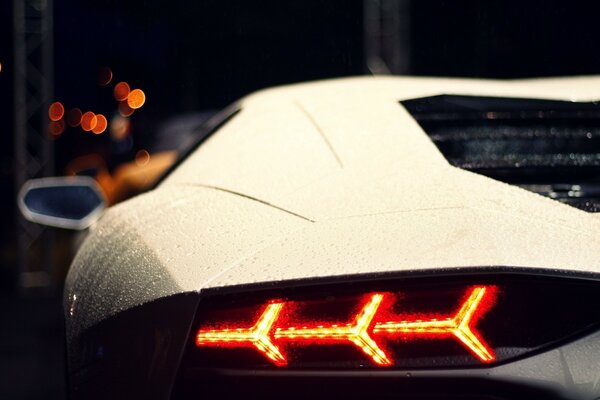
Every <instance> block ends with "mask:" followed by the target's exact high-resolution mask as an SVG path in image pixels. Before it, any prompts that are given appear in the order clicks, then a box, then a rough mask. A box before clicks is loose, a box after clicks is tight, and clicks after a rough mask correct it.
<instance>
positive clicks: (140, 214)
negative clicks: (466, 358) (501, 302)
mask: <svg viewBox="0 0 600 400" xmlns="http://www.w3.org/2000/svg"><path fill="white" fill-rule="evenodd" d="M598 88H600V78H597V77H595V78H569V79H551V80H527V81H508V82H500V81H477V80H460V79H435V78H428V79H426V78H391V77H390V78H351V79H342V80H333V81H326V82H317V83H310V84H303V85H292V86H289V87H282V88H275V89H270V90H267V91H264V92H259V93H258V94H255V95H252V96H249V97H247V98H246V99H243V100H242V101H241V102H240V107H241V109H242V111H241V112H240V113H238V114H237V115H236V116H235V117H234V118H233V119H232V120H231V121H229V122H228V123H227V124H225V125H224V126H223V127H222V128H220V129H219V131H218V132H217V133H216V134H215V135H214V136H212V137H211V138H209V139H208V140H207V141H206V143H204V144H203V145H202V146H200V147H199V148H198V149H197V150H196V151H195V152H194V153H193V154H192V155H191V156H190V157H189V158H188V159H187V160H185V161H184V162H183V163H182V164H181V165H180V166H179V167H178V168H177V169H176V170H175V171H174V172H173V173H172V174H171V175H170V176H169V177H168V178H167V179H166V180H165V181H164V182H163V183H162V184H161V185H159V187H158V188H156V189H155V190H153V191H151V192H148V193H146V194H143V195H141V196H138V197H135V198H133V199H131V200H129V201H126V202H124V203H122V204H119V205H117V206H115V207H112V208H110V209H109V210H108V211H107V213H106V214H105V216H104V217H103V218H102V219H101V221H100V222H99V223H98V224H97V225H96V226H94V227H93V229H92V231H91V232H90V235H89V237H88V239H87V241H86V242H85V243H84V245H83V246H82V248H81V250H80V251H79V253H78V255H77V257H76V259H75V261H74V262H73V265H72V267H71V270H70V272H69V275H68V278H67V284H66V291H65V314H66V318H67V332H68V336H69V338H73V337H75V336H77V335H78V334H80V333H81V332H83V331H85V330H86V329H89V328H90V327H92V326H94V325H95V324H98V323H99V322H100V321H102V320H104V319H106V318H108V317H110V316H113V315H115V314H117V313H119V312H121V311H124V310H127V309H130V308H132V307H135V306H139V305H141V304H145V303H148V302H151V301H154V300H156V299H160V298H165V297H168V296H172V295H175V294H178V293H182V292H198V291H201V290H203V289H205V288H218V287H225V286H236V285H245V284H249V283H265V282H277V281H281V280H293V279H311V278H319V277H331V276H342V275H353V274H373V273H384V272H402V271H404V272H407V271H420V270H435V269H460V268H464V267H479V266H484V267H485V266H512V267H520V268H546V269H555V270H560V271H573V272H588V273H598V272H600V257H599V255H600V235H598V233H599V232H600V218H598V215H594V214H591V213H587V212H584V211H581V210H578V209H575V208H572V207H570V206H567V205H564V204H561V203H559V202H556V201H553V200H550V199H547V198H544V197H542V196H539V195H536V194H533V193H530V192H527V191H525V190H523V189H520V188H518V187H514V186H510V185H507V184H505V183H502V182H499V181H495V180H493V179H489V178H486V177H484V176H479V175H476V174H474V173H471V172H468V171H463V170H460V169H457V168H455V167H452V166H451V165H450V164H448V162H447V161H446V160H445V159H444V157H443V156H442V155H441V153H440V152H439V151H438V150H437V148H436V147H435V145H434V144H433V143H432V142H431V141H430V140H429V138H428V137H427V135H426V134H425V133H424V132H423V131H422V129H421V128H420V127H419V125H418V124H417V123H416V122H415V121H414V119H413V118H412V117H411V116H410V115H409V114H408V112H407V111H406V110H404V109H403V107H402V106H401V105H400V104H399V101H400V100H403V99H410V98H417V97H422V96H431V95H438V94H468V95H488V96H489V95H493V96H507V97H527V98H547V99H560V100H581V101H590V100H594V99H598V98H600V89H598Z"/></svg>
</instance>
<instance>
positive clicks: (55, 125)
mask: <svg viewBox="0 0 600 400" xmlns="http://www.w3.org/2000/svg"><path fill="white" fill-rule="evenodd" d="M64 131H65V121H64V120H63V119H59V120H58V121H50V123H49V124H48V133H50V135H52V137H54V138H57V137H59V136H60V135H61V134H62V133H63V132H64Z"/></svg>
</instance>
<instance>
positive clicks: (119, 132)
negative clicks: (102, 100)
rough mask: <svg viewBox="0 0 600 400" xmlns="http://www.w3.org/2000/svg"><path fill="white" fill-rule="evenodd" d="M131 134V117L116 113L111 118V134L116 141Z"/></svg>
mask: <svg viewBox="0 0 600 400" xmlns="http://www.w3.org/2000/svg"><path fill="white" fill-rule="evenodd" d="M127 135H129V119H128V118H125V117H123V116H122V115H119V114H115V115H114V116H113V117H112V118H111V120H110V136H111V137H112V138H113V140H115V141H116V142H120V141H122V140H124V139H125V138H126V137H127Z"/></svg>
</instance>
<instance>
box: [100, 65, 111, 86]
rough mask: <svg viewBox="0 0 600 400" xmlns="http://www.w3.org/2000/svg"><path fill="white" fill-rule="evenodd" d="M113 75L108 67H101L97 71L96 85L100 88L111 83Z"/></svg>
mask: <svg viewBox="0 0 600 400" xmlns="http://www.w3.org/2000/svg"><path fill="white" fill-rule="evenodd" d="M112 78H113V73H112V70H111V69H110V68H108V67H101V68H100V70H98V84H99V85H100V86H106V85H108V84H109V83H110V81H112Z"/></svg>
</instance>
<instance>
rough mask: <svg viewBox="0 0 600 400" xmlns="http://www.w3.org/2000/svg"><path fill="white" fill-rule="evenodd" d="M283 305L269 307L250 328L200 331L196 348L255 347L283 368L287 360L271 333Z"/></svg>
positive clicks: (274, 304)
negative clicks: (273, 340) (274, 342)
mask: <svg viewBox="0 0 600 400" xmlns="http://www.w3.org/2000/svg"><path fill="white" fill-rule="evenodd" d="M282 308H283V303H272V304H269V305H267V307H266V308H265V310H264V311H263V313H262V315H261V316H260V318H259V319H258V321H256V323H255V324H254V325H253V326H252V327H250V328H232V329H212V330H200V331H198V333H197V334H196V346H223V345H225V346H232V347H238V346H248V345H250V346H254V347H255V348H256V349H257V350H258V351H260V352H261V353H263V354H264V355H265V356H266V357H268V358H269V359H270V360H271V361H273V363H275V365H279V366H283V365H286V364H287V360H286V359H285V357H284V356H283V354H281V352H280V351H279V348H277V346H276V345H275V344H273V342H272V340H271V337H270V336H269V333H270V331H271V327H272V326H273V324H274V323H275V321H277V319H278V318H279V313H280V312H281V309H282Z"/></svg>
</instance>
